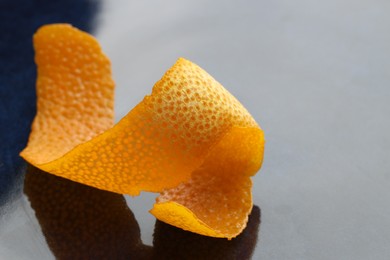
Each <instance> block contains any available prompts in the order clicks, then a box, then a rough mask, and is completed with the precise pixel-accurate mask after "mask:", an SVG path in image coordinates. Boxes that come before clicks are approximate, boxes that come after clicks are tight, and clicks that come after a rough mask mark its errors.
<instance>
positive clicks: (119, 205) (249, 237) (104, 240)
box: [24, 165, 261, 259]
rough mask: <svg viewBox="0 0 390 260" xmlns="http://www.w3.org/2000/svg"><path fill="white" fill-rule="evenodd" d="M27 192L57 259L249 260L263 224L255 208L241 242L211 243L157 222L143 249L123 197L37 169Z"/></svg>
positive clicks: (212, 240)
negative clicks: (150, 241) (149, 239)
mask: <svg viewBox="0 0 390 260" xmlns="http://www.w3.org/2000/svg"><path fill="white" fill-rule="evenodd" d="M24 191H25V194H26V195H27V197H28V199H29V201H30V204H31V207H32V208H33V209H34V211H35V215H36V217H37V219H38V222H39V224H40V226H41V228H42V232H43V234H44V236H45V238H46V241H47V243H48V245H49V247H50V249H51V250H52V252H53V254H54V255H55V257H56V258H57V259H250V258H251V256H252V254H253V251H254V249H255V247H256V243H257V237H258V232H259V225H260V222H261V221H260V219H261V213H260V208H259V207H258V206H253V209H252V212H251V214H250V216H249V220H248V224H247V227H246V228H245V229H244V231H243V232H242V233H241V234H240V235H239V236H238V237H236V238H234V239H232V240H230V241H229V240H227V239H224V238H212V237H206V236H202V235H198V234H195V233H191V232H188V231H184V230H182V229H179V228H176V227H173V226H171V225H168V224H165V223H163V222H161V221H158V220H157V221H156V224H155V230H154V239H153V247H150V246H147V245H144V244H143V243H142V241H141V238H140V228H139V226H138V223H137V221H136V220H135V218H134V214H133V213H132V211H131V210H130V209H129V208H128V207H127V204H126V201H125V199H124V197H123V196H122V195H120V194H116V193H112V192H108V191H103V190H98V189H96V188H93V187H89V186H86V185H83V184H79V183H76V182H73V181H70V180H67V179H64V178H61V177H57V176H55V175H52V174H49V173H46V172H44V171H42V170H40V169H38V168H35V167H34V166H31V165H29V166H28V168H27V173H26V178H25V183H24Z"/></svg>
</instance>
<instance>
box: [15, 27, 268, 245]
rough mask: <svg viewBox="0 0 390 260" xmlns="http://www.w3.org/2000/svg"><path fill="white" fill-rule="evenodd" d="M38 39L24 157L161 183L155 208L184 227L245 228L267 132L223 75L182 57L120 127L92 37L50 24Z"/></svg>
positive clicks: (56, 167) (81, 173) (71, 170)
mask: <svg viewBox="0 0 390 260" xmlns="http://www.w3.org/2000/svg"><path fill="white" fill-rule="evenodd" d="M34 47H35V51H36V58H35V60H36V64H37V67H38V79H37V107H38V112H37V115H36V117H35V119H34V122H33V125H32V131H31V134H30V137H29V141H28V144H27V147H26V148H25V149H24V150H23V151H22V152H21V156H22V157H23V158H24V159H26V160H27V161H28V162H30V163H31V164H33V165H34V166H36V167H38V168H40V169H42V170H44V171H46V172H49V173H52V174H54V175H57V176H61V177H64V178H67V179H70V180H73V181H76V182H80V183H83V184H86V185H90V186H93V187H96V188H99V189H103V190H108V191H112V192H116V193H122V194H130V195H138V194H139V193H140V191H150V192H161V196H160V197H159V198H158V199H157V203H156V204H155V206H154V208H153V209H152V210H151V213H152V214H154V215H155V216H156V217H157V218H158V219H160V220H162V221H164V222H167V223H169V224H172V225H175V226H177V227H180V228H183V229H185V230H189V231H192V232H195V233H199V234H203V235H207V236H213V237H227V238H232V237H235V236H237V235H238V234H239V233H240V232H241V231H242V230H243V228H244V227H245V225H246V222H247V219H248V214H249V212H250V210H251V208H252V197H251V186H252V183H251V179H250V177H251V176H253V175H254V174H255V173H256V172H257V171H258V170H259V169H260V167H261V163H262V160H263V152H264V135H263V131H262V130H261V128H260V127H259V126H258V124H257V123H256V122H255V120H254V119H253V118H252V116H251V115H250V114H249V112H248V111H247V110H246V109H245V108H244V107H243V106H242V105H241V104H240V102H239V101H238V100H237V99H236V98H234V97H233V96H232V95H231V94H230V93H229V92H228V91H227V90H226V89H225V88H223V87H222V85H221V84H220V83H218V82H217V81H216V80H215V79H214V78H212V77H211V76H210V75H209V74H207V72H205V71H204V70H203V69H201V68H200V67H198V66H197V65H195V64H193V63H192V62H190V61H188V60H185V59H183V58H180V59H179V60H178V61H177V62H176V63H175V64H174V66H173V67H172V68H171V69H169V70H168V71H167V72H166V73H165V75H164V76H163V77H162V78H161V79H160V80H159V81H158V82H157V83H156V84H155V86H154V87H153V91H152V93H151V95H149V96H146V97H145V98H144V100H143V101H142V102H141V103H139V104H138V105H137V106H136V107H135V108H134V109H132V110H131V111H130V112H129V113H128V114H127V115H126V116H125V117H124V118H123V119H121V120H120V121H119V122H118V123H117V124H116V125H115V126H114V125H113V118H114V113H113V96H114V83H113V80H112V77H111V68H110V62H109V60H108V58H107V57H106V56H105V55H104V54H103V52H102V50H101V48H100V46H99V44H98V42H97V41H96V40H95V39H94V38H93V37H92V36H90V35H88V34H87V33H85V32H82V31H79V30H78V29H76V28H73V27H71V26H70V25H67V24H54V25H47V26H44V27H41V28H40V29H39V30H38V32H37V33H36V34H35V35H34Z"/></svg>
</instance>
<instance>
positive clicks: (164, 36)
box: [0, 0, 390, 259]
mask: <svg viewBox="0 0 390 260" xmlns="http://www.w3.org/2000/svg"><path fill="white" fill-rule="evenodd" d="M389 12H390V3H389V2H387V1H381V0H371V1H368V0H358V1H356V0H355V1H352V0H343V1H338V0H329V1H308V0H307V1H306V0H298V1H285V0H275V1H263V0H261V1H246V2H243V1H241V2H239V1H204V0H203V1H178V0H176V1H169V2H167V1H152V2H151V3H149V2H148V1H125V0H121V1H106V2H104V4H103V8H102V10H101V13H100V14H99V16H98V25H99V26H98V27H97V31H96V36H97V38H98V39H99V41H100V42H101V44H102V47H103V49H104V51H105V52H106V54H107V55H108V56H109V57H110V58H111V61H112V66H113V72H114V78H115V81H116V84H117V90H116V91H117V92H116V103H115V104H116V113H117V120H119V119H120V118H121V117H123V116H124V115H125V114H126V113H127V112H128V111H129V110H130V109H131V108H132V107H134V106H135V105H136V104H137V103H139V102H140V101H141V100H142V98H143V97H144V96H145V95H147V94H149V93H150V91H151V88H152V86H153V85H154V83H155V82H156V81H157V80H158V79H160V78H161V76H162V75H163V73H164V72H165V71H166V70H167V69H168V68H169V67H170V66H171V65H172V64H173V63H174V62H175V60H176V59H177V58H178V57H185V58H187V59H189V60H191V61H193V62H195V63H197V64H198V65H200V66H201V67H203V68H204V69H205V70H206V71H208V72H209V73H210V74H211V75H212V76H214V77H215V78H216V79H217V80H218V81H219V82H221V83H222V85H224V86H225V88H227V89H228V90H229V91H230V92H231V93H233V94H234V95H235V96H236V97H237V98H238V99H239V100H240V101H241V102H242V103H243V104H244V106H245V107H246V108H247V109H248V110H249V111H250V113H251V114H252V115H253V117H254V118H255V119H256V121H257V122H258V123H259V124H260V125H261V127H262V128H263V129H264V131H265V135H266V141H267V143H266V151H265V158H264V164H263V167H262V169H261V170H260V171H259V173H258V174H257V175H256V176H255V177H254V178H253V181H254V182H253V196H254V204H255V205H257V206H258V207H259V208H260V209H261V224H260V226H259V233H258V240H257V244H256V248H255V250H254V253H253V259H390V247H389V243H390V218H389V216H390V207H389V204H390V157H389V155H390V137H389V136H390V135H389V133H390V118H389V117H390V48H389V46H390V33H389V28H390V16H389V15H388V14H389ZM154 197H155V195H154V194H147V193H143V194H141V196H139V197H136V198H130V197H126V200H127V204H128V205H129V207H130V208H131V210H132V212H133V213H134V215H135V219H136V221H137V222H138V224H139V227H140V230H141V238H142V241H143V243H144V244H146V245H152V240H153V232H154V223H155V219H154V217H153V216H152V215H150V214H149V213H148V210H149V209H150V208H151V207H152V205H153V202H154ZM4 212H5V211H4ZM6 212H7V213H6V214H4V215H3V216H2V217H1V219H0V221H1V222H0V223H1V228H0V259H51V258H53V255H52V253H51V252H50V251H49V250H48V247H47V244H46V242H45V239H44V237H43V235H42V231H41V229H40V225H39V224H38V222H37V220H36V219H35V215H34V212H33V210H32V209H31V207H30V205H29V202H28V201H27V200H26V197H19V198H16V199H15V200H14V202H13V203H9V204H8V206H7V210H6Z"/></svg>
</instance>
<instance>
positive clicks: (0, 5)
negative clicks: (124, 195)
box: [0, 0, 99, 206]
mask: <svg viewBox="0 0 390 260" xmlns="http://www.w3.org/2000/svg"><path fill="white" fill-rule="evenodd" d="M98 9H99V2H98V1H96V0H95V1H94V0H19V1H14V0H7V1H5V0H0V206H1V205H3V204H4V203H5V202H6V201H7V198H8V197H9V195H10V194H11V191H15V190H20V188H21V185H20V184H21V183H22V182H21V180H23V175H24V166H25V163H24V161H23V159H22V158H20V157H19V152H20V151H21V150H22V149H23V148H24V147H25V145H26V143H27V140H28V135H29V132H30V127H31V123H32V120H33V118H34V115H35V112H36V104H35V103H36V95H35V80H36V67H35V63H34V52H33V46H32V35H33V34H34V32H35V31H36V30H37V28H38V27H40V26H41V25H43V24H49V23H71V24H73V25H74V26H76V27H78V28H80V29H82V30H84V31H88V32H91V30H92V29H93V25H94V20H93V18H94V16H95V14H96V13H97V11H98Z"/></svg>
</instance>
